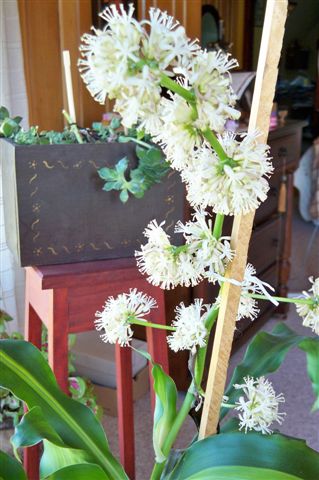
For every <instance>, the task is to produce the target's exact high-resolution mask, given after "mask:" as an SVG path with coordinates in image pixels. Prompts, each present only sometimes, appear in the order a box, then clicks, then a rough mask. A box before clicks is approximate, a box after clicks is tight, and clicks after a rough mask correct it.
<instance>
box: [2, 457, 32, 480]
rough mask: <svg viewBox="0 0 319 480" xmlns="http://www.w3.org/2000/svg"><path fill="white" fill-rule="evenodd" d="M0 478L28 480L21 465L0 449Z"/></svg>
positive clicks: (3, 479) (4, 479)
mask: <svg viewBox="0 0 319 480" xmlns="http://www.w3.org/2000/svg"><path fill="white" fill-rule="evenodd" d="M0 479H1V480H28V479H27V476H26V474H25V471H24V470H23V468H22V465H21V464H20V463H19V462H18V461H17V460H15V459H14V458H12V457H10V456H9V455H8V454H7V453H4V452H2V451H1V450H0Z"/></svg>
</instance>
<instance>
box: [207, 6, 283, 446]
mask: <svg viewBox="0 0 319 480" xmlns="http://www.w3.org/2000/svg"><path fill="white" fill-rule="evenodd" d="M286 16H287V0H268V1H267V7H266V13H265V20H264V26H263V33H262V40H261V46H260V52H259V59H258V67H257V74H256V83H255V89H254V96H253V102H252V108H251V114H250V121H249V127H248V131H249V132H251V131H254V130H255V129H256V128H257V129H258V130H260V131H261V132H262V135H261V136H260V137H259V139H258V141H259V142H261V143H265V142H266V141H267V136H268V129H269V122H270V113H271V109H272V104H273V98H274V92H275V85H276V80H277V75H278V63H279V58H280V52H281V47H282V41H283V36H284V26H285V21H286ZM254 215H255V212H252V213H250V214H248V215H238V216H235V218H234V223H233V229H232V235H231V246H232V248H233V249H234V250H236V256H235V258H234V260H233V261H232V262H231V265H230V268H229V270H228V272H227V274H226V276H227V277H229V278H234V279H236V280H238V281H242V279H243V276H244V271H245V267H246V263H247V252H248V246H249V241H250V236H251V231H252V225H253V220H254ZM239 299H240V288H239V287H238V286H235V285H233V284H230V283H228V282H225V283H224V284H223V287H222V299H221V306H220V310H219V316H218V320H217V327H216V334H215V340H214V346H213V351H212V357H211V362H210V368H209V374H208V381H207V388H206V395H205V402H204V407H203V414H202V420H201V425H200V430H199V438H200V439H202V438H205V437H207V436H208V435H213V434H215V433H216V431H217V425H218V420H219V412H220V405H221V402H222V397H223V393H224V390H225V383H226V375H227V368H228V363H229V357H230V352H231V347H232V343H233V337H234V330H235V323H236V316H237V311H238V304H239Z"/></svg>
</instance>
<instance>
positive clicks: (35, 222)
mask: <svg viewBox="0 0 319 480" xmlns="http://www.w3.org/2000/svg"><path fill="white" fill-rule="evenodd" d="M39 221H40V220H39V219H38V218H37V219H36V220H34V222H33V223H31V230H34V227H35V226H36V224H37V223H39Z"/></svg>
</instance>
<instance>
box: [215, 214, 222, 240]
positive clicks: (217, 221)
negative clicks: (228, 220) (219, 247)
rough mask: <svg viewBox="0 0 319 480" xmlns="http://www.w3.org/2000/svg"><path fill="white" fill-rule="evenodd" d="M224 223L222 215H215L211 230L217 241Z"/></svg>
mask: <svg viewBox="0 0 319 480" xmlns="http://www.w3.org/2000/svg"><path fill="white" fill-rule="evenodd" d="M223 223H224V215H222V214H221V213H217V215H216V217H215V223H214V228H213V236H214V237H215V238H216V239H217V240H218V239H219V238H220V237H221V234H222V230H223Z"/></svg>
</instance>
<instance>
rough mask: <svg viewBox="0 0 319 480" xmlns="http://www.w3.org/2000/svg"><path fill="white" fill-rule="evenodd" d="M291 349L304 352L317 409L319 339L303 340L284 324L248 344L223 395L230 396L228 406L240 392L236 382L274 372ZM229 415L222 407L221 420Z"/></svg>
mask: <svg viewBox="0 0 319 480" xmlns="http://www.w3.org/2000/svg"><path fill="white" fill-rule="evenodd" d="M292 347H299V348H301V349H302V350H304V351H305V352H306V356H307V365H308V367H307V368H308V374H309V377H310V379H311V382H312V386H313V390H314V392H315V394H316V397H317V399H316V402H315V405H314V406H313V409H315V408H318V406H319V400H318V399H319V372H318V365H319V338H318V337H313V338H312V337H311V338H309V337H304V336H301V335H297V334H296V333H295V332H294V331H293V330H291V329H290V328H289V327H287V326H286V325H285V324H284V323H279V324H278V325H276V327H275V328H274V329H273V330H272V332H271V333H267V332H260V333H257V335H256V336H255V337H254V338H253V340H252V341H251V343H250V344H249V346H248V348H247V350H246V353H245V356H244V359H243V360H242V362H240V363H239V365H237V367H236V368H235V370H234V373H233V375H232V377H231V380H230V382H229V384H228V387H227V389H226V391H225V395H227V396H228V397H229V403H230V404H232V403H235V401H236V400H237V399H238V397H239V396H240V394H241V393H240V390H236V389H235V388H234V384H235V383H242V380H243V378H244V377H246V376H248V375H249V376H252V377H260V376H263V375H267V374H269V373H272V372H275V371H276V370H277V369H278V368H279V367H280V365H281V364H282V362H283V361H284V359H285V357H286V354H287V353H288V351H289V350H290V349H291V348H292ZM227 413H228V409H227V408H222V410H221V419H222V418H224V417H225V416H226V414H227Z"/></svg>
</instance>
